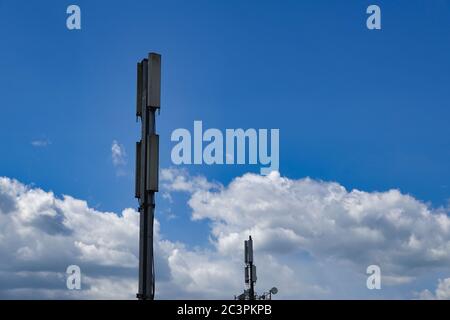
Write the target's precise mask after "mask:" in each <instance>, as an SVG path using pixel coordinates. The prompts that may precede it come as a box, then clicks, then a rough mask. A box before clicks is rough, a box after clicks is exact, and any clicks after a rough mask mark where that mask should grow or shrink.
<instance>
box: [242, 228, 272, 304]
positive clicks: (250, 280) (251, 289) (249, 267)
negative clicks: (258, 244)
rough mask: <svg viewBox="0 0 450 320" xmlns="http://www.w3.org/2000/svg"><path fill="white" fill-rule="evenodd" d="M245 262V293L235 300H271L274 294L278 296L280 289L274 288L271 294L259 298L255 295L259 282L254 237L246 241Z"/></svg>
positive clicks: (265, 293)
mask: <svg viewBox="0 0 450 320" xmlns="http://www.w3.org/2000/svg"><path fill="white" fill-rule="evenodd" d="M244 260H245V269H244V270H245V271H244V275H245V287H246V289H245V290H244V293H242V294H240V295H238V296H235V297H234V299H235V300H271V299H272V294H277V293H278V289H277V288H275V287H273V288H272V289H270V290H269V292H264V293H263V294H262V295H260V296H258V295H257V294H256V293H255V283H256V280H257V276H256V266H255V265H254V264H253V240H252V236H249V237H248V240H245V241H244Z"/></svg>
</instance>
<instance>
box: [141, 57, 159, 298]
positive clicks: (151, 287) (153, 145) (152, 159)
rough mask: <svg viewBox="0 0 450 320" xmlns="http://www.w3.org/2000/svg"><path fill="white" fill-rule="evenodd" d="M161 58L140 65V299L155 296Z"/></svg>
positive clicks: (145, 61)
mask: <svg viewBox="0 0 450 320" xmlns="http://www.w3.org/2000/svg"><path fill="white" fill-rule="evenodd" d="M160 95H161V55H159V54H157V53H150V54H149V55H148V59H143V60H142V61H141V62H139V63H138V65H137V101H136V117H137V118H140V120H141V126H142V135H141V140H140V141H139V142H137V143H136V185H135V190H136V191H135V196H136V198H138V199H139V215H140V226H139V228H140V231H139V292H138V293H137V295H136V296H137V298H138V299H139V300H153V299H154V297H155V270H154V260H153V259H154V257H153V222H154V215H155V192H158V170H159V136H158V135H157V134H156V122H155V116H156V111H157V110H158V109H159V108H160Z"/></svg>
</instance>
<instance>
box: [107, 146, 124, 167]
mask: <svg viewBox="0 0 450 320" xmlns="http://www.w3.org/2000/svg"><path fill="white" fill-rule="evenodd" d="M126 156H127V154H126V152H125V147H124V146H123V145H122V144H120V143H119V142H117V141H116V140H113V142H112V145H111V158H112V162H113V164H114V166H122V165H125V164H126Z"/></svg>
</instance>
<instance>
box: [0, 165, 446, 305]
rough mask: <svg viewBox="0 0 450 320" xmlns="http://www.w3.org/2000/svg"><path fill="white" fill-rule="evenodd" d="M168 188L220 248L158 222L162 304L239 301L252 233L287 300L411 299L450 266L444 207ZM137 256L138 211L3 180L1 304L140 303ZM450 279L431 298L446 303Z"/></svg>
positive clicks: (304, 193) (305, 188)
mask: <svg viewBox="0 0 450 320" xmlns="http://www.w3.org/2000/svg"><path fill="white" fill-rule="evenodd" d="M161 184H162V186H164V187H163V189H164V190H162V191H164V192H188V193H189V197H190V199H189V206H190V208H191V210H192V217H193V218H194V219H195V220H200V219H207V220H209V222H210V225H211V234H210V242H211V244H212V246H205V247H203V248H201V247H200V248H195V249H192V248H190V247H189V246H187V245H186V244H183V243H180V242H176V241H170V239H166V238H164V237H163V236H162V235H161V234H160V232H159V223H158V221H156V223H155V226H156V230H155V237H156V238H155V256H156V261H155V265H156V271H157V284H156V289H157V297H158V298H191V299H195V298H225V299H227V298H232V297H233V295H234V294H239V293H240V292H241V291H242V289H243V263H242V260H243V240H244V239H245V238H247V237H248V235H249V234H251V235H252V236H253V238H254V239H255V243H254V244H255V261H256V265H257V268H258V283H257V289H258V290H259V292H262V291H263V290H267V289H269V288H271V287H272V286H277V287H278V288H279V289H280V293H279V295H278V296H277V298H302V299H307V298H371V297H378V298H379V297H396V298H398V297H400V298H412V297H414V295H413V293H412V289H411V288H412V286H414V283H416V282H417V281H419V280H423V279H424V275H426V276H427V277H430V275H433V274H436V277H435V278H434V279H438V278H439V276H437V274H438V272H439V274H443V273H446V272H447V273H448V272H449V271H450V270H449V267H448V265H449V259H450V250H449V248H450V247H449V246H450V219H449V217H448V216H447V215H446V212H444V211H442V210H435V209H432V208H430V207H429V206H427V205H426V204H424V203H422V202H420V201H418V200H416V199H414V198H413V197H411V196H408V195H404V194H402V193H400V192H399V191H396V190H391V191H387V192H373V193H367V192H362V191H357V190H352V191H347V190H345V188H343V187H342V186H341V185H339V184H337V183H330V182H322V181H315V180H312V179H308V178H307V179H299V180H292V179H288V178H284V177H280V176H279V175H278V174H276V173H272V174H270V175H268V176H265V177H263V176H258V175H253V174H246V175H244V176H242V177H238V178H235V179H234V180H233V181H232V182H231V183H230V184H229V185H228V186H222V185H220V184H219V183H213V182H210V181H208V180H207V179H205V178H204V177H191V176H189V174H188V173H187V171H183V170H175V169H167V170H163V171H162V173H161ZM192 223H196V222H195V221H194V222H192ZM185 228H186V229H188V226H186V227H185ZM137 249H138V214H137V212H136V211H134V210H133V209H126V210H124V211H123V212H122V213H121V214H120V215H117V214H115V213H111V212H99V211H97V210H94V209H92V208H90V207H89V206H88V205H87V203H86V202H85V201H81V200H78V199H74V198H72V197H70V196H64V197H63V198H62V199H59V198H57V197H55V196H54V194H53V193H51V192H45V191H43V190H40V189H37V188H30V187H27V186H25V185H23V184H21V183H20V182H18V181H15V180H11V179H8V178H0V256H1V259H0V297H3V298H5V297H6V298H11V297H13V298H17V297H23V298H36V297H40V298H130V299H133V298H134V297H135V294H136V290H137V259H138V258H137V257H138V252H137V251H138V250H137ZM70 264H76V265H79V266H80V267H81V270H82V273H83V276H84V277H82V279H83V280H82V288H83V290H81V291H79V292H77V291H69V290H66V289H65V274H64V272H65V270H66V268H67V266H68V265H70ZM370 264H377V265H379V266H380V267H381V270H382V288H383V289H382V290H380V291H378V290H375V291H377V292H374V291H369V290H367V289H366V288H365V283H366V277H367V275H366V274H365V270H366V267H367V266H368V265H370ZM431 277H432V276H431ZM446 281H447V280H444V281H442V282H440V283H439V286H438V289H437V290H436V292H435V293H429V294H430V295H431V296H433V297H441V298H442V297H448V296H446V295H445V294H444V293H442V292H446V291H445V290H446V288H447V289H448V285H446V283H447V282H446ZM442 283H444V284H442ZM431 285H432V284H430V286H431ZM416 291H418V290H416ZM447 291H448V290H447ZM421 295H422V296H421V297H425V295H426V293H425V292H422V293H421Z"/></svg>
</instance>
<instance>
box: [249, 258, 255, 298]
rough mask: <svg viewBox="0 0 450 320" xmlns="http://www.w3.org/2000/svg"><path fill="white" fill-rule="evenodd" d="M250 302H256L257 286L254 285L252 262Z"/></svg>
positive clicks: (251, 263)
mask: <svg viewBox="0 0 450 320" xmlns="http://www.w3.org/2000/svg"><path fill="white" fill-rule="evenodd" d="M249 295H250V300H255V284H254V283H253V262H252V261H250V292H249Z"/></svg>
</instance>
